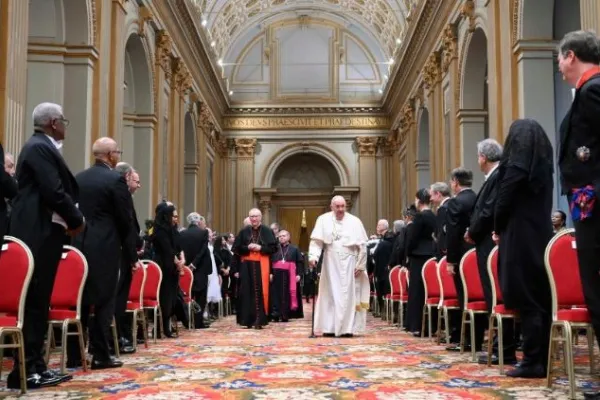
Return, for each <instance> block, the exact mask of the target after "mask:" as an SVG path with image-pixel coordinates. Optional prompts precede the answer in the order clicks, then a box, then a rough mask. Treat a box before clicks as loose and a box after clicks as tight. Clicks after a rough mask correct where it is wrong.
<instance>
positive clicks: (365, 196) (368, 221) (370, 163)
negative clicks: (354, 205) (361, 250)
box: [356, 136, 379, 231]
mask: <svg viewBox="0 0 600 400" xmlns="http://www.w3.org/2000/svg"><path fill="white" fill-rule="evenodd" d="M378 143H379V138H377V137H369V136H366V137H365V136H362V137H361V136H359V137H357V138H356V147H357V149H358V155H359V158H358V166H359V168H358V169H359V172H358V183H359V185H360V201H359V216H360V218H361V219H362V221H363V224H364V225H365V228H366V229H367V230H368V231H372V230H373V228H374V227H375V225H376V224H377V221H376V219H377V178H378V177H377V164H376V159H375V155H376V154H377V145H378Z"/></svg>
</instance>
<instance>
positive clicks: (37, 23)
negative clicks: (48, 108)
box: [22, 0, 96, 172]
mask: <svg viewBox="0 0 600 400" xmlns="http://www.w3.org/2000/svg"><path fill="white" fill-rule="evenodd" d="M92 1H93V0H29V37H28V48H27V53H28V58H27V106H26V111H25V115H26V125H25V127H26V129H25V132H23V135H25V136H24V137H23V138H22V139H23V140H24V139H25V137H28V136H29V134H30V133H31V132H32V131H33V122H32V121H31V113H32V112H33V109H34V108H35V106H36V105H38V104H39V103H42V102H46V101H49V102H53V103H57V104H60V105H62V107H63V113H64V114H65V117H66V118H67V119H68V120H69V121H70V125H69V128H68V132H67V140H65V143H64V147H63V149H62V153H63V155H64V157H65V160H66V161H67V163H68V164H69V166H70V167H71V169H72V170H73V171H74V172H79V171H81V170H83V169H85V168H87V167H88V165H89V160H90V156H91V147H92V146H91V133H90V132H91V126H90V121H91V120H92V84H91V82H92V81H93V72H94V71H93V67H92V65H93V64H92V62H91V60H92V59H93V58H94V55H93V51H92V50H91V48H92V44H93V43H92V42H93V26H92V22H91V21H95V20H96V18H91V13H92V7H91V2H92ZM88 46H89V49H90V50H89V54H87V56H88V58H89V60H88V61H89V62H84V59H82V55H83V56H84V57H85V56H86V54H85V52H86V51H87V50H85V49H86V48H88ZM71 49H73V50H74V51H73V52H71V51H69V50H71Z"/></svg>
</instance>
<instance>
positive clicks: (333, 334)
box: [323, 333, 335, 337]
mask: <svg viewBox="0 0 600 400" xmlns="http://www.w3.org/2000/svg"><path fill="white" fill-rule="evenodd" d="M323 337H335V333H324V334H323Z"/></svg>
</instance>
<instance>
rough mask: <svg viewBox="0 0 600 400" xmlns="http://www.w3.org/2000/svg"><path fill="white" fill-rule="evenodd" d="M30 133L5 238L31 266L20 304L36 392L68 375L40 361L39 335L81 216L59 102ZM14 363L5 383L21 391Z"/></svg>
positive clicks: (42, 112)
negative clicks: (17, 244) (64, 150)
mask: <svg viewBox="0 0 600 400" xmlns="http://www.w3.org/2000/svg"><path fill="white" fill-rule="evenodd" d="M33 125H34V127H35V128H34V129H35V132H34V134H33V136H32V137H30V138H29V140H28V141H27V142H26V143H25V145H24V146H23V148H22V149H21V154H20V155H19V159H18V162H17V181H18V193H17V195H16V196H15V198H14V200H13V208H12V212H11V216H10V232H9V233H10V235H12V236H15V237H17V238H19V239H21V240H22V241H23V242H25V244H27V246H29V248H30V250H31V252H32V254H33V259H34V262H35V268H34V271H33V276H32V278H31V283H30V285H29V290H28V292H27V299H26V300H25V321H24V324H23V336H24V341H25V369H26V373H27V387H28V388H29V389H36V388H41V387H46V386H53V385H57V384H59V383H61V382H64V381H67V380H69V379H71V376H70V375H62V374H57V373H55V372H53V371H50V370H48V367H47V366H46V363H45V362H44V355H43V346H44V337H45V334H46V331H47V329H48V310H49V305H50V298H51V296H52V289H53V287H54V279H55V278H56V271H57V270H58V263H59V261H60V257H61V255H62V252H63V245H64V244H65V243H68V237H67V233H68V234H70V235H75V234H77V233H79V232H81V231H82V230H83V227H84V218H83V215H82V214H81V212H80V211H79V210H78V208H77V205H76V202H77V197H78V188H77V182H76V181H75V179H74V178H73V175H72V174H71V171H70V170H69V167H67V164H66V163H65V160H64V159H63V157H62V155H61V154H60V152H59V151H58V149H60V148H61V147H62V141H63V140H64V138H65V129H66V127H67V126H68V125H69V121H68V120H66V119H65V117H64V115H63V111H62V107H61V106H59V105H58V104H52V103H42V104H39V105H38V106H37V107H35V109H34V110H33ZM19 362H22V360H15V365H14V367H13V370H12V372H11V373H10V374H9V376H8V378H7V381H6V384H7V387H8V388H9V389H18V388H19V387H20V380H19V379H20V374H19V366H18V363H19Z"/></svg>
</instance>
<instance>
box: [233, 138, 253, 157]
mask: <svg viewBox="0 0 600 400" xmlns="http://www.w3.org/2000/svg"><path fill="white" fill-rule="evenodd" d="M256 143H257V140H256V139H255V138H239V139H234V144H235V152H236V153H237V156H238V157H240V158H241V157H244V158H252V157H254V152H255V150H256Z"/></svg>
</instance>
